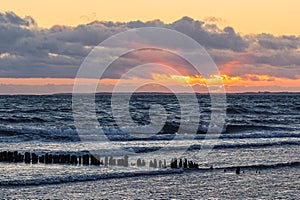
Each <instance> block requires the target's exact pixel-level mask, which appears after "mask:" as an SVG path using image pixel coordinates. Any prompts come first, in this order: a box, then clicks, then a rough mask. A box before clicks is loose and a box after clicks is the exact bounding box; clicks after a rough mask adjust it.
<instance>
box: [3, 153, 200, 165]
mask: <svg viewBox="0 0 300 200" xmlns="http://www.w3.org/2000/svg"><path fill="white" fill-rule="evenodd" d="M0 162H11V163H26V164H37V163H41V164H72V165H94V166H100V165H104V166H123V167H128V166H129V161H128V156H127V155H125V156H124V157H122V158H114V157H113V156H104V157H100V156H97V155H92V154H89V153H86V154H82V155H74V154H71V153H36V152H18V151H1V152H0ZM170 163H171V164H170V167H171V168H183V169H198V164H197V163H195V162H193V161H188V160H187V159H176V158H174V159H172V160H171V162H170ZM131 165H132V166H137V167H145V166H146V165H147V164H146V161H145V160H144V159H140V158H138V159H137V161H136V163H131ZM149 167H152V168H166V167H167V163H166V160H163V161H162V160H156V159H154V160H150V161H149Z"/></svg>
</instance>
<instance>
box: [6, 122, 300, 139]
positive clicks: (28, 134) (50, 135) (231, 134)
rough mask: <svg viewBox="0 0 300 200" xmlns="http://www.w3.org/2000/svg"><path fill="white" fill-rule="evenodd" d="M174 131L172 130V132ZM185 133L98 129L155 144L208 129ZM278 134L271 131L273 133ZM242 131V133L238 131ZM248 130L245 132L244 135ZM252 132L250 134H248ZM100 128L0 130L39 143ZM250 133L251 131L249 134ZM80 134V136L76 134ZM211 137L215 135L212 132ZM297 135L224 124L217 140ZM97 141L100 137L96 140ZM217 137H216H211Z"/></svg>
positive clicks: (200, 136) (198, 136) (91, 133)
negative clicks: (155, 142)
mask: <svg viewBox="0 0 300 200" xmlns="http://www.w3.org/2000/svg"><path fill="white" fill-rule="evenodd" d="M173 129H174V128H172V130H173ZM183 129H184V131H186V133H187V134H177V133H172V132H171V133H169V131H165V132H159V133H158V134H155V133H156V131H157V128H156V127H153V126H150V125H146V126H141V127H138V128H136V127H123V128H122V129H120V128H118V127H106V128H103V129H101V132H104V134H105V135H106V137H107V138H108V139H109V140H110V141H155V140H174V139H176V140H184V139H196V140H203V139H205V138H206V136H207V135H206V134H205V133H206V132H207V127H201V126H199V127H198V132H197V133H198V134H195V133H194V134H189V133H192V131H193V130H197V126H190V127H189V126H185V127H183ZM274 129H275V130H278V131H273V130H274ZM241 130H242V131H241ZM245 130H248V132H245ZM250 130H252V131H253V132H252V131H250ZM255 130H272V132H268V133H265V132H257V131H255ZM99 131H100V129H93V130H76V129H75V128H58V129H34V128H7V127H0V141H9V140H10V139H12V141H14V139H15V138H14V137H16V136H17V137H18V141H22V140H25V141H28V140H41V141H80V137H82V136H84V137H85V136H87V137H86V138H88V136H91V138H97V133H99ZM249 131H250V132H249ZM78 133H80V135H78ZM210 135H212V136H213V135H214V133H211V134H210ZM299 137H300V133H298V132H297V133H295V132H294V131H287V130H286V129H285V128H281V127H276V128H274V127H268V126H252V125H227V126H226V128H224V130H223V132H222V134H221V135H220V136H219V138H220V139H247V138H249V139H250V138H299ZM99 138H100V137H99ZM214 138H216V137H214Z"/></svg>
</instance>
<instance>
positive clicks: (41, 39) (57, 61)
mask: <svg viewBox="0 0 300 200" xmlns="http://www.w3.org/2000/svg"><path fill="white" fill-rule="evenodd" d="M212 22H214V20H210V23H206V22H204V21H198V20H194V19H192V18H189V17H183V18H182V19H179V20H177V21H175V22H173V23H170V24H165V23H163V22H162V21H160V20H153V21H148V22H142V21H131V22H126V23H125V22H124V23H120V22H103V21H94V22H91V23H88V24H82V25H79V26H77V27H68V26H58V25H56V26H53V27H51V28H49V29H45V28H39V27H38V26H37V24H36V22H35V21H34V19H32V18H31V17H25V18H21V17H19V16H17V15H16V14H14V13H13V12H6V13H0V44H1V45H0V71H1V73H0V77H11V78H13V77H53V78H72V77H75V75H76V72H77V70H78V68H79V66H80V64H81V63H82V61H83V60H84V58H85V57H86V56H87V55H88V53H89V52H90V50H91V49H92V48H93V47H94V46H96V45H98V44H99V43H100V42H102V41H103V40H105V39H106V38H108V37H109V36H111V35H113V34H116V33H119V32H121V31H125V30H128V29H130V28H139V27H153V26H154V27H164V28H170V29H174V30H177V31H180V32H182V33H184V34H186V35H188V36H190V37H192V38H193V39H195V40H196V41H198V42H199V43H200V44H201V45H203V46H204V47H206V49H207V50H208V51H209V53H210V54H211V55H212V57H213V59H214V61H215V62H216V63H217V65H218V66H219V67H220V68H221V69H222V68H224V67H226V66H225V64H226V63H228V62H232V61H237V62H238V63H241V65H240V66H239V70H240V71H239V72H236V71H235V73H239V74H242V73H249V72H251V73H259V74H262V73H263V72H264V73H269V74H273V75H274V74H275V75H276V76H284V77H295V76H296V75H299V74H300V73H299V66H300V52H299V47H300V39H299V37H296V36H273V35H271V34H259V35H250V36H241V35H240V34H239V33H237V32H236V31H235V30H234V28H232V27H225V28H224V29H220V28H219V27H218V26H217V25H216V24H213V23H212ZM166 56H167V55H166ZM167 58H168V57H166V59H167ZM129 62H131V63H140V61H136V60H134V59H132V58H130V59H128V60H126V62H125V61H124V65H125V68H126V66H130V63H129ZM173 64H174V65H176V63H175V62H173ZM257 66H270V67H269V68H268V67H265V69H264V70H265V71H263V69H261V68H259V67H257ZM177 67H178V68H180V69H184V68H183V67H182V64H181V63H177ZM120 69H121V68H120ZM275 69H276V70H277V71H272V70H275ZM255 70H257V72H255ZM280 70H282V71H284V72H280ZM262 71H263V72H262ZM119 73H120V72H116V71H113V70H112V71H111V74H109V73H108V74H107V77H115V76H116V75H119Z"/></svg>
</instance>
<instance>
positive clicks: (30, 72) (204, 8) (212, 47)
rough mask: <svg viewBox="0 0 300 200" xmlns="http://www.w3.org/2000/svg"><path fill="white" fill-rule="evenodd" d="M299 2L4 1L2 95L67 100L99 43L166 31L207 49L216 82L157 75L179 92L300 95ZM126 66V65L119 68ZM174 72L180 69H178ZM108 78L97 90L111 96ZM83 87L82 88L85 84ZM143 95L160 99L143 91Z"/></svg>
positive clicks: (0, 6)
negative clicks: (221, 89)
mask: <svg viewBox="0 0 300 200" xmlns="http://www.w3.org/2000/svg"><path fill="white" fill-rule="evenodd" d="M299 7H300V1H298V0H287V1H279V0H278V1H277V0H265V1H259V0H252V1H240V0H239V1H238V0H228V1H222V0H212V1H201V0H185V1H179V0H165V1H159V0H152V1H145V0H128V1H119V0H110V1H101V0H87V1H70V0H65V1H58V0H52V1H37V0H24V1H17V0H9V1H8V0H4V1H1V3H0V94H14V93H28V94H29V93H30V94H44V93H57V92H72V87H73V83H74V77H75V76H76V72H77V70H78V68H79V66H80V65H81V63H82V62H83V60H84V58H85V57H86V56H87V55H88V53H89V52H90V51H91V50H92V49H93V47H95V46H96V45H98V44H99V43H100V42H102V41H103V40H105V39H106V38H108V37H109V36H112V35H113V34H115V33H119V32H122V31H125V30H128V29H131V28H138V27H149V26H155V27H164V28H170V29H173V30H177V31H179V32H182V33H184V34H186V35H188V36H190V37H192V38H193V39H194V40H196V41H197V42H199V43H200V44H201V45H203V46H204V47H205V49H206V50H207V52H208V53H209V54H210V55H211V57H212V58H213V60H214V62H215V63H216V65H217V66H218V68H219V71H220V74H218V75H216V74H215V75H212V76H211V77H210V78H209V80H207V79H206V80H205V79H204V78H203V77H201V75H199V74H191V73H188V72H186V73H182V74H180V76H178V75H176V74H168V72H167V71H165V72H164V71H163V70H162V71H161V73H162V74H155V73H151V70H150V71H149V74H148V76H144V77H132V78H131V79H130V80H128V82H127V83H126V84H128V85H130V84H132V85H134V84H135V83H137V82H143V81H146V80H156V79H160V80H161V79H163V80H164V81H165V84H166V85H168V84H174V83H175V84H177V86H176V87H178V88H179V89H182V91H183V92H185V87H186V84H189V85H190V86H192V87H193V88H194V89H195V90H196V91H200V92H201V91H205V84H206V83H207V81H212V80H213V79H214V78H216V77H217V78H218V79H222V81H223V83H224V85H225V88H226V91H227V92H257V91H276V92H281V91H289V92H300V15H299ZM124 65H125V64H124ZM177 67H178V70H179V71H180V70H182V69H184V68H185V66H184V65H182V66H181V65H178V66H177ZM118 73H121V72H120V71H117V69H116V71H113V72H111V73H108V74H107V77H105V79H103V80H99V83H100V84H102V85H105V86H106V88H107V89H106V90H105V91H110V90H111V88H112V87H113V85H114V84H115V83H116V82H117V79H116V78H115V74H118ZM86 82H87V84H88V82H89V81H88V80H87V81H86ZM145 91H162V92H163V91H164V90H163V89H162V88H154V87H153V88H151V87H149V88H146V89H145Z"/></svg>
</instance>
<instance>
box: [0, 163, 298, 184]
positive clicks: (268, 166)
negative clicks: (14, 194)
mask: <svg viewBox="0 0 300 200" xmlns="http://www.w3.org/2000/svg"><path fill="white" fill-rule="evenodd" d="M237 167H240V168H241V169H242V170H246V169H247V170H266V169H278V168H285V167H300V162H298V161H295V162H286V163H274V164H255V165H239V166H225V167H215V168H213V170H219V171H220V170H222V171H227V170H228V171H230V170H235V169H236V168H237ZM211 171H212V169H211V168H199V169H159V170H155V171H135V172H119V173H103V174H92V175H75V176H66V177H53V178H33V179H27V180H10V181H0V186H2V187H3V186H37V185H51V184H64V183H72V182H86V181H99V180H105V179H120V178H130V177H140V176H157V175H171V174H182V173H186V172H187V173H193V172H211Z"/></svg>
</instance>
